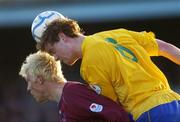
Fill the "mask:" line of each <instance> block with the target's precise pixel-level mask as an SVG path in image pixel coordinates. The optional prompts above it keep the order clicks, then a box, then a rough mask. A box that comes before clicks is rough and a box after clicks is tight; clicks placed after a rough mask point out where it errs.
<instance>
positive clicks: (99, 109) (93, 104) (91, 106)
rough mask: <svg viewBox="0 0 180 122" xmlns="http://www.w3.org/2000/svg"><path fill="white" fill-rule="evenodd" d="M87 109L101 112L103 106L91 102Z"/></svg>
mask: <svg viewBox="0 0 180 122" xmlns="http://www.w3.org/2000/svg"><path fill="white" fill-rule="evenodd" d="M89 109H90V110H91V111H92V112H101V111H102V110H103V106H102V105H100V104H97V103H92V104H91V105H90V106H89Z"/></svg>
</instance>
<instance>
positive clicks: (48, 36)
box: [36, 18, 82, 51]
mask: <svg viewBox="0 0 180 122" xmlns="http://www.w3.org/2000/svg"><path fill="white" fill-rule="evenodd" d="M60 32H63V33H64V34H65V35H66V36H69V37H77V36H78V34H79V33H82V31H81V29H80V27H79V25H78V23H77V22H76V21H75V20H71V19H68V18H66V19H57V20H55V21H53V22H51V23H50V24H49V25H48V26H47V29H46V30H45V31H44V33H43V35H42V37H41V41H40V42H39V43H37V45H36V48H37V49H40V50H42V51H45V46H46V45H47V44H54V43H55V42H58V41H59V37H58V34H59V33H60Z"/></svg>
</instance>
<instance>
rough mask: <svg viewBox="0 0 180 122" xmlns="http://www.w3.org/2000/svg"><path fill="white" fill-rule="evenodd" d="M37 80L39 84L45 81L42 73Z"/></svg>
mask: <svg viewBox="0 0 180 122" xmlns="http://www.w3.org/2000/svg"><path fill="white" fill-rule="evenodd" d="M36 82H37V83H38V84H43V83H44V78H43V77H42V76H41V75H38V76H37V80H36Z"/></svg>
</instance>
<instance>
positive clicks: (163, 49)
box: [156, 39, 180, 65]
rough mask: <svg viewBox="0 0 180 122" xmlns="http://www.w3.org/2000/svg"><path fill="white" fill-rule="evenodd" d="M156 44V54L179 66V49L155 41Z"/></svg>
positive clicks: (160, 41) (158, 40)
mask: <svg viewBox="0 0 180 122" xmlns="http://www.w3.org/2000/svg"><path fill="white" fill-rule="evenodd" d="M156 41H157V43H158V47H159V48H158V49H159V50H158V54H159V56H163V57H166V58H168V59H169V60H171V61H173V62H175V63H176V64H178V65H180V49H179V48H178V47H176V46H174V45H172V44H170V43H167V42H164V41H162V40H160V39H156Z"/></svg>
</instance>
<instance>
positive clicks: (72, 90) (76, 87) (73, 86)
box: [63, 81, 87, 94]
mask: <svg viewBox="0 0 180 122" xmlns="http://www.w3.org/2000/svg"><path fill="white" fill-rule="evenodd" d="M86 87H87V85H86V84H83V83H81V82H78V81H68V82H67V83H66V85H65V86H64V89H63V94H77V93H79V92H81V91H82V90H84V89H86Z"/></svg>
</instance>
